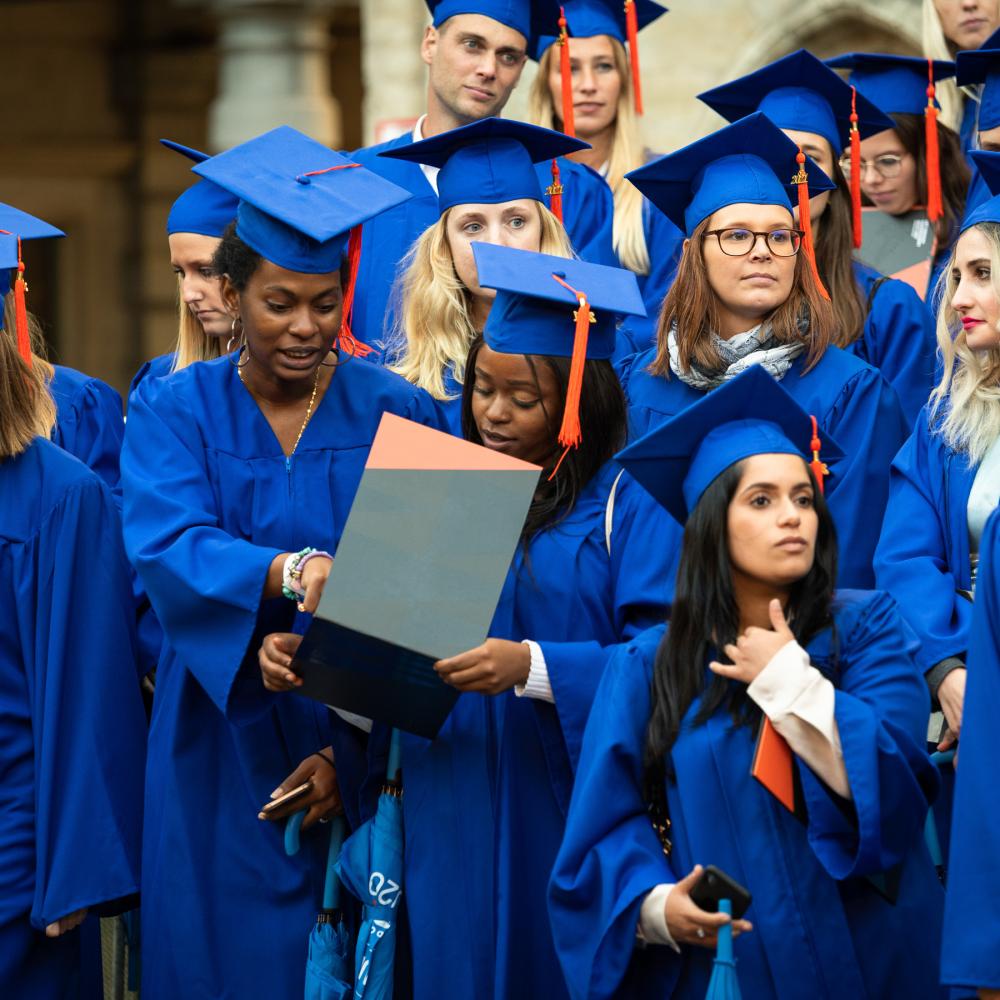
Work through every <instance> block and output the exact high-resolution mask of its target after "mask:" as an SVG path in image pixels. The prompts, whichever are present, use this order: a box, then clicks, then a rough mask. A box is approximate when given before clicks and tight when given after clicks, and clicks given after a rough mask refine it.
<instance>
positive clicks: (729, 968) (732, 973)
mask: <svg viewBox="0 0 1000 1000" xmlns="http://www.w3.org/2000/svg"><path fill="white" fill-rule="evenodd" d="M719 912H720V913H728V914H729V915H730V916H732V914H733V904H732V903H731V902H730V901H729V900H728V899H720V900H719ZM705 1000H741V994H740V983H739V980H738V979H737V978H736V959H735V958H733V925H732V923H731V922H730V923H728V924H723V926H722V927H720V928H719V940H718V944H717V945H716V946H715V961H714V962H713V963H712V978H711V979H710V980H709V981H708V992H707V993H706V994H705Z"/></svg>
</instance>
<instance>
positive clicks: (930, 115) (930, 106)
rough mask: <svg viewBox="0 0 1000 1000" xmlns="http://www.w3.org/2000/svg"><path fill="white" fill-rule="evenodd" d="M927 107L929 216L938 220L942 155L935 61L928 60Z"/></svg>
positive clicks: (939, 213)
mask: <svg viewBox="0 0 1000 1000" xmlns="http://www.w3.org/2000/svg"><path fill="white" fill-rule="evenodd" d="M927 81H928V82H927V107H926V108H925V109H924V126H925V128H926V137H927V218H928V219H929V220H930V221H931V222H937V221H938V219H940V218H941V216H942V214H943V211H942V208H941V156H940V153H939V151H938V129H937V116H938V112H937V108H936V107H934V61H933V60H932V59H928V60H927Z"/></svg>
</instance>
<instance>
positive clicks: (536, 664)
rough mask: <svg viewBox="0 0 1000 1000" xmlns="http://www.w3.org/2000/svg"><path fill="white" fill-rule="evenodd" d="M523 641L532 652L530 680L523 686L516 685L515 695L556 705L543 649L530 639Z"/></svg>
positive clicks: (529, 671)
mask: <svg viewBox="0 0 1000 1000" xmlns="http://www.w3.org/2000/svg"><path fill="white" fill-rule="evenodd" d="M521 641H522V642H523V643H524V644H525V646H527V647H528V649H529V650H530V651H531V667H530V668H529V670H528V679H527V680H526V681H525V682H524V683H523V684H515V685H514V694H515V695H517V697H518V698H537V699H538V700H539V701H547V702H549V704H552V705H554V704H555V701H556V698H555V695H554V694H553V693H552V685H551V684H550V683H549V668H548V667H547V666H546V664H545V654H544V653H543V652H542V647H541V646H539V645H538V643H537V642H532V641H531V640H530V639H522V640H521Z"/></svg>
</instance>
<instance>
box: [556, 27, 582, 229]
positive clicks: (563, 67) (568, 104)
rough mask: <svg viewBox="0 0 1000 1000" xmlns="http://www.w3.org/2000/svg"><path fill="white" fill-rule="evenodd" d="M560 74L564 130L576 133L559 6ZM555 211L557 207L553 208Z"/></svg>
mask: <svg viewBox="0 0 1000 1000" xmlns="http://www.w3.org/2000/svg"><path fill="white" fill-rule="evenodd" d="M559 75H560V77H561V78H562V120H563V132H565V133H566V135H572V136H575V135H576V118H575V117H574V115H573V70H572V68H571V67H570V64H569V31H568V30H567V24H566V11H565V10H564V9H563V8H562V7H560V8H559ZM553 211H555V209H553Z"/></svg>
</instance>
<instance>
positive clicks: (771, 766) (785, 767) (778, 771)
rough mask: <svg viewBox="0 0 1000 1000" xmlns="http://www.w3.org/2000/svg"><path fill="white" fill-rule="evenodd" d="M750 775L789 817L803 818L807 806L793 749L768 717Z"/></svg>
mask: <svg viewBox="0 0 1000 1000" xmlns="http://www.w3.org/2000/svg"><path fill="white" fill-rule="evenodd" d="M750 774H751V775H752V776H753V777H754V778H756V779H757V781H759V782H760V783H761V784H762V785H763V786H764V787H765V788H766V789H767V790H768V791H769V792H770V793H771V794H772V795H773V796H774V797H775V798H776V799H777V800H778V801H779V802H780V803H781V804H782V805H783V806H784V807H785V808H786V809H787V810H788V811H789V812H790V813H793V814H794V815H796V816H799V817H800V818H801V817H803V816H804V814H805V802H804V800H803V797H802V789H801V787H800V786H799V778H798V772H797V770H796V768H795V760H794V755H793V754H792V750H791V747H789V745H788V744H787V743H786V742H785V740H784V739H783V738H782V737H781V736H779V735H778V731H777V730H776V729H775V728H774V726H772V725H771V720H770V719H768V718H766V717H765V718H764V721H763V723H762V724H761V727H760V734H759V735H758V737H757V746H756V748H755V749H754V754H753V765H752V767H751V768H750Z"/></svg>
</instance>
